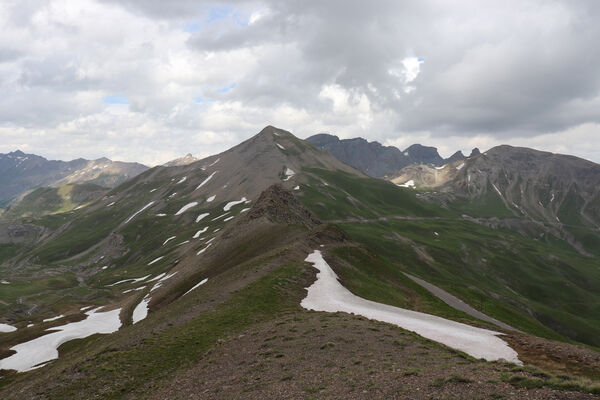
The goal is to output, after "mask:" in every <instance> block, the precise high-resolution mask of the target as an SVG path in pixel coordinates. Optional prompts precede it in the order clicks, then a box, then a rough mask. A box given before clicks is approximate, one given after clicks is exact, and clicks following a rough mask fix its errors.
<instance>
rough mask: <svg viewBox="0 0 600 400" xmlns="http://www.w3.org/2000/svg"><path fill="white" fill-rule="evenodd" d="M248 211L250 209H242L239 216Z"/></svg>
mask: <svg viewBox="0 0 600 400" xmlns="http://www.w3.org/2000/svg"><path fill="white" fill-rule="evenodd" d="M248 210H250V208H244V209H242V211H240V214H241V213H243V212H246V211H248Z"/></svg>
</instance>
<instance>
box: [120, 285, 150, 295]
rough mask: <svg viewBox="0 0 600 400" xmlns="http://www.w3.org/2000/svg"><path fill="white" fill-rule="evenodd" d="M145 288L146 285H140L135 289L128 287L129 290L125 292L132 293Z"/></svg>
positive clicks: (124, 292)
mask: <svg viewBox="0 0 600 400" xmlns="http://www.w3.org/2000/svg"><path fill="white" fill-rule="evenodd" d="M145 288H146V286H140V287H137V288H135V289H127V290H125V291H123V294H126V293H130V292H137V291H138V290H143V289H145Z"/></svg>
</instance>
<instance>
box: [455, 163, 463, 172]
mask: <svg viewBox="0 0 600 400" xmlns="http://www.w3.org/2000/svg"><path fill="white" fill-rule="evenodd" d="M464 166H465V163H461V164H460V165H457V166H456V169H457V170H458V171H460V170H461V169H462V167H464Z"/></svg>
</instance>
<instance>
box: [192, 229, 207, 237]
mask: <svg viewBox="0 0 600 400" xmlns="http://www.w3.org/2000/svg"><path fill="white" fill-rule="evenodd" d="M207 229H208V226H205V227H204V228H203V229H200V230H199V231H198V232H196V233H195V234H194V236H193V237H192V239H198V238H199V237H200V235H202V234H203V233H204V232H206V230H207Z"/></svg>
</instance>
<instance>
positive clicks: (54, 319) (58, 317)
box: [42, 314, 64, 322]
mask: <svg viewBox="0 0 600 400" xmlns="http://www.w3.org/2000/svg"><path fill="white" fill-rule="evenodd" d="M63 317H64V315H63V314H60V315H57V316H56V317H52V318H46V319H43V320H42V322H50V321H56V320H57V319H61V318H63Z"/></svg>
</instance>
